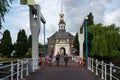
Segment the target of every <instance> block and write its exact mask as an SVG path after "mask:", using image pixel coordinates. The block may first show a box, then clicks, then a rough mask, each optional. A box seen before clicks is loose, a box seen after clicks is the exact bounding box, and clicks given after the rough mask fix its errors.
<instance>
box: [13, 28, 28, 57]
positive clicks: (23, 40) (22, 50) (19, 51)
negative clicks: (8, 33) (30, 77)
mask: <svg viewBox="0 0 120 80" xmlns="http://www.w3.org/2000/svg"><path fill="white" fill-rule="evenodd" d="M15 51H16V56H17V57H24V56H25V55H26V53H27V52H28V43H27V36H26V33H25V30H20V31H19V33H18V36H17V42H16V44H15Z"/></svg>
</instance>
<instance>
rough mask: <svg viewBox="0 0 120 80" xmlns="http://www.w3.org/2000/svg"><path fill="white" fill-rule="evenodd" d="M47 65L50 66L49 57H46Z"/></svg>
mask: <svg viewBox="0 0 120 80" xmlns="http://www.w3.org/2000/svg"><path fill="white" fill-rule="evenodd" d="M45 64H46V65H48V64H49V57H48V56H46V57H45Z"/></svg>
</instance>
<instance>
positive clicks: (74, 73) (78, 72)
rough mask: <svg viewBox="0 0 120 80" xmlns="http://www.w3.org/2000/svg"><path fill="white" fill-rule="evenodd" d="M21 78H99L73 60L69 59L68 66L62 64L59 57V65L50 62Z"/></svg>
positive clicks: (34, 79)
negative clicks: (50, 64)
mask: <svg viewBox="0 0 120 80" xmlns="http://www.w3.org/2000/svg"><path fill="white" fill-rule="evenodd" d="M23 80H99V79H98V77H97V76H95V74H94V73H92V72H90V71H87V70H85V69H84V68H82V67H81V66H80V65H79V64H77V63H75V62H74V61H72V60H70V61H69V66H68V67H65V66H64V61H63V59H61V61H60V66H58V67H57V66H56V64H55V63H54V64H52V66H46V67H45V68H44V69H43V70H38V71H36V72H34V73H31V74H30V76H28V77H26V78H25V79H23Z"/></svg>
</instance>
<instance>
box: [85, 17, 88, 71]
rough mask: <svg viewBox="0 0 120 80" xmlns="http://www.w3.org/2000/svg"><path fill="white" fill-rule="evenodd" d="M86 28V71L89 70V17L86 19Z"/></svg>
mask: <svg viewBox="0 0 120 80" xmlns="http://www.w3.org/2000/svg"><path fill="white" fill-rule="evenodd" d="M85 28H86V69H88V17H86V18H85Z"/></svg>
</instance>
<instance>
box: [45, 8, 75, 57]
mask: <svg viewBox="0 0 120 80" xmlns="http://www.w3.org/2000/svg"><path fill="white" fill-rule="evenodd" d="M59 16H60V20H59V24H58V25H59V29H58V31H56V32H55V33H54V34H53V35H52V36H50V37H49V38H48V49H47V54H48V55H51V54H52V55H54V56H55V55H56V54H57V53H58V52H59V53H60V55H64V54H65V53H66V54H68V55H69V56H70V55H71V52H72V47H73V42H74V36H73V35H72V34H71V33H69V32H67V31H66V29H65V25H66V24H65V21H64V13H63V10H61V12H60V14H59Z"/></svg>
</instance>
